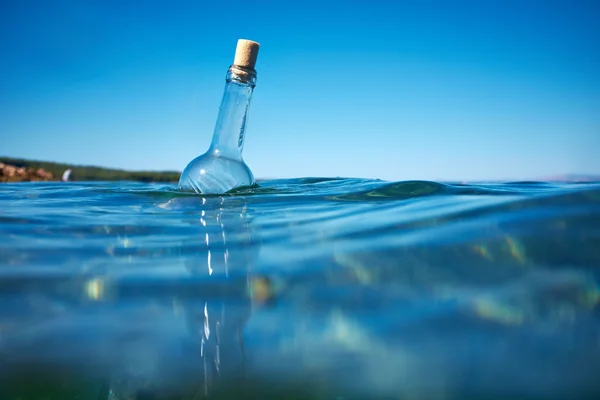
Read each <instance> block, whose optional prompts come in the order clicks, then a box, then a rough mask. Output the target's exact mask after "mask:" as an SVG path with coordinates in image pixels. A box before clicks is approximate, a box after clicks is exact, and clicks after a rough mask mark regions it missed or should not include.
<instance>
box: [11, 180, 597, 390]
mask: <svg viewBox="0 0 600 400" xmlns="http://www.w3.org/2000/svg"><path fill="white" fill-rule="evenodd" d="M0 238H1V240H0V300H1V301H0V398H1V399H42V398H43V399H50V398H52V399H54V398H56V399H71V398H73V399H75V398H77V399H140V400H141V399H163V398H168V399H178V398H182V399H200V398H204V397H207V396H208V397H209V398H215V399H218V398H261V399H262V398H295V399H301V398H307V399H354V398H356V399H365V398H371V399H380V398H381V399H445V400H448V399H464V398H472V399H475V398H480V399H481V398H486V399H487V398H508V397H510V398H522V399H545V398H548V399H550V398H552V399H562V398H569V399H576V398H594V397H595V395H597V394H598V393H600V379H598V377H599V375H598V371H599V370H600V268H599V267H600V184H548V183H536V182H517V183H507V184H485V185H484V184H482V185H465V184H461V185H458V184H457V185H450V184H441V183H435V182H418V181H415V182H397V183H390V182H383V181H375V180H358V179H293V180H272V181H264V182H260V186H259V187H257V188H253V189H247V190H242V191H240V192H238V193H235V194H231V195H226V196H205V197H203V196H198V195H187V194H182V193H178V192H177V191H176V190H175V189H174V186H164V185H150V184H139V183H130V182H121V183H108V182H100V183H23V184H3V185H2V186H0Z"/></svg>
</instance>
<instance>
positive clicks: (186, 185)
mask: <svg viewBox="0 0 600 400" xmlns="http://www.w3.org/2000/svg"><path fill="white" fill-rule="evenodd" d="M255 86H256V71H255V70H253V69H247V68H243V67H239V66H237V65H232V66H231V67H229V70H228V71H227V77H226V83H225V92H224V93H223V100H222V101H221V107H220V108H219V116H218V117H217V124H216V126H215V131H214V134H213V138H212V142H211V145H210V148H209V149H208V151H207V152H206V153H204V154H202V155H200V156H198V157H196V158H195V159H194V160H192V161H191V162H190V163H189V164H188V165H187V167H185V169H184V170H183V173H182V174H181V177H180V178H179V189H180V190H183V191H187V192H196V193H205V194H220V193H225V192H228V191H230V190H232V189H237V188H241V187H246V186H252V185H254V184H255V180H254V175H253V174H252V171H251V170H250V168H249V167H248V165H246V163H245V162H244V159H243V158H242V150H243V149H244V140H245V131H246V124H247V122H248V111H249V108H250V101H251V99H252V92H253V91H254V87H255Z"/></svg>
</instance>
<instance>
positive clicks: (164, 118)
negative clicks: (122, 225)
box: [0, 0, 600, 180]
mask: <svg viewBox="0 0 600 400" xmlns="http://www.w3.org/2000/svg"><path fill="white" fill-rule="evenodd" d="M598 20H600V2H598V1H595V0H590V1H577V0H571V1H552V0H545V1H541V0H540V1H530V0H504V1H494V0H487V1H486V0H472V1H458V0H455V1H428V0H422V1H417V0H414V1H400V0H398V1H377V0H370V1H327V0H320V1H312V0H308V1H297V2H293V1H283V0H281V1H256V2H250V1H239V2H238V1H233V0H232V1H200V0H196V1H176V0H170V1H150V0H146V1H137V2H131V1H124V0H123V1H116V0H97V1H89V0H73V1H66V0H55V1H41V0H40V1H31V0H13V1H3V2H1V3H0V54H2V58H3V59H2V61H1V62H0V135H1V138H2V140H1V141H0V155H4V156H12V157H25V158H33V159H40V160H50V161H59V162H68V163H75V164H93V165H101V166H107V167H118V168H125V169H153V170H163V169H169V170H182V169H183V168H184V167H185V166H186V164H187V163H188V162H189V161H190V160H191V159H192V158H194V157H195V156H197V155H199V154H201V153H203V152H204V151H206V149H207V148H208V146H209V144H210V140H211V136H212V132H213V128H214V123H215V120H216V117H217V111H218V107H219V103H220V100H221V95H222V91H223V85H224V78H225V72H226V70H227V68H228V67H229V65H230V64H231V62H232V61H233V54H234V51H235V45H236V41H237V39H238V38H245V39H251V40H255V41H258V42H259V43H260V44H261V49H260V53H259V58H258V63H257V67H256V68H257V71H258V84H257V87H256V90H255V93H254V97H253V100H252V106H251V111H250V118H249V122H248V124H249V125H248V130H247V137H246V143H245V148H244V158H245V159H246V161H247V163H248V165H249V166H250V167H251V168H252V170H253V171H254V174H255V175H256V176H257V177H304V176H346V177H365V178H381V179H386V180H405V179H430V180H496V179H535V178H539V177H543V176H548V175H554V174H564V173H600V156H599V154H600V72H599V68H600V67H599V65H600V44H599V43H600V41H599V39H598V38H600V24H598V22H597V21H598Z"/></svg>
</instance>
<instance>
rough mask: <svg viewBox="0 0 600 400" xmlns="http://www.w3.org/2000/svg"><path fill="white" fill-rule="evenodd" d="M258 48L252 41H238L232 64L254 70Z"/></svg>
mask: <svg viewBox="0 0 600 400" xmlns="http://www.w3.org/2000/svg"><path fill="white" fill-rule="evenodd" d="M259 47H260V45H259V44H258V43H256V42H253V41H252V40H246V39H240V40H238V42H237V48H236V49H235V58H234V59H233V64H234V65H238V66H240V67H244V68H248V69H254V66H255V65H256V58H257V57H258V48H259Z"/></svg>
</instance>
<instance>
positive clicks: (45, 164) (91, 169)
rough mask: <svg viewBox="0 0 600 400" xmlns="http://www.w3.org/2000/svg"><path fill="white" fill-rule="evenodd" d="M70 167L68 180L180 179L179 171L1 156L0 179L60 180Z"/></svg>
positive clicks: (174, 180)
mask: <svg viewBox="0 0 600 400" xmlns="http://www.w3.org/2000/svg"><path fill="white" fill-rule="evenodd" d="M67 170H70V171H71V172H70V174H67V175H68V180H69V181H138V182H148V183H149V182H160V183H172V182H177V181H178V180H179V176H180V174H181V172H179V171H126V170H121V169H115V168H102V167H97V166H92V165H74V164H65V163H56V162H50V161H38V160H26V159H22V158H11V157H0V182H35V181H43V182H52V181H61V180H62V177H63V174H64V173H65V171H67Z"/></svg>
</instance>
